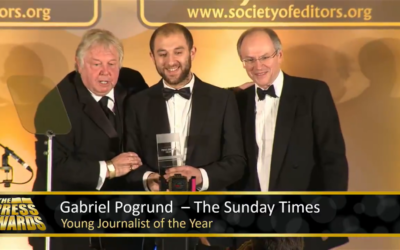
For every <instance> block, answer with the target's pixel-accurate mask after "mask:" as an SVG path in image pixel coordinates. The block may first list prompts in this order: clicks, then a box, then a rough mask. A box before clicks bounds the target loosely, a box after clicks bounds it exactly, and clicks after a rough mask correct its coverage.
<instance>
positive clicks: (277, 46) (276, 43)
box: [236, 27, 282, 57]
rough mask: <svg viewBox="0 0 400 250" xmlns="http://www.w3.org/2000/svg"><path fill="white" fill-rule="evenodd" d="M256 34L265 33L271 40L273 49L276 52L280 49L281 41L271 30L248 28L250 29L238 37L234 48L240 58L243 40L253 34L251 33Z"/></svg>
mask: <svg viewBox="0 0 400 250" xmlns="http://www.w3.org/2000/svg"><path fill="white" fill-rule="evenodd" d="M256 32H265V33H267V34H268V36H269V37H270V38H271V40H272V42H273V43H274V47H275V49H276V50H280V49H282V46H281V40H280V39H279V36H278V34H276V32H275V31H274V30H273V29H271V28H267V27H256V28H250V29H248V30H246V31H244V32H243V33H242V35H240V37H239V39H238V41H237V45H236V47H237V52H238V54H239V57H241V55H240V48H241V47H242V43H243V40H244V39H245V38H246V37H247V36H249V35H251V34H253V33H256Z"/></svg>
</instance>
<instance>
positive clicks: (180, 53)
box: [150, 32, 196, 88]
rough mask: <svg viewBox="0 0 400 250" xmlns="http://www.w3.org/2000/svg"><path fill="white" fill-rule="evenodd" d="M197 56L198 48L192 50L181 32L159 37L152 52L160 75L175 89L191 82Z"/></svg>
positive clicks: (151, 54)
mask: <svg viewBox="0 0 400 250" xmlns="http://www.w3.org/2000/svg"><path fill="white" fill-rule="evenodd" d="M195 54H196V48H195V47H193V48H192V49H190V48H189V46H188V43H187V41H186V39H185V36H184V35H183V34H182V33H180V32H174V33H171V34H168V35H164V34H160V35H158V36H157V37H156V38H155V40H154V49H153V52H150V56H151V58H152V60H153V62H154V64H155V66H156V69H157V72H158V74H160V76H161V77H162V78H163V79H164V81H165V82H166V84H168V85H170V86H171V87H173V88H180V87H183V86H184V85H186V84H187V83H188V82H189V81H190V76H191V74H190V70H191V67H192V60H193V59H194V56H195Z"/></svg>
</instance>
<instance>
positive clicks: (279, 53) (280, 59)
mask: <svg viewBox="0 0 400 250" xmlns="http://www.w3.org/2000/svg"><path fill="white" fill-rule="evenodd" d="M282 61H283V51H282V50H280V51H279V52H278V62H279V63H282Z"/></svg>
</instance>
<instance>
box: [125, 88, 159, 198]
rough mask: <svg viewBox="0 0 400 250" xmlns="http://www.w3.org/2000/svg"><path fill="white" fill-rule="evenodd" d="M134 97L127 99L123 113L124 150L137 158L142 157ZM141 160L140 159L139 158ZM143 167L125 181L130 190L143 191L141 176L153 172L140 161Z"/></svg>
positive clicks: (129, 175)
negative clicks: (135, 154)
mask: <svg viewBox="0 0 400 250" xmlns="http://www.w3.org/2000/svg"><path fill="white" fill-rule="evenodd" d="M134 100H135V97H134V96H131V97H129V99H128V101H127V105H126V111H125V150H126V151H127V152H136V153H137V154H138V155H139V157H140V156H141V155H143V150H142V147H141V145H140V140H139V138H140V128H139V124H138V121H137V113H136V110H135V107H136V106H137V105H136V104H135V101H134ZM141 158H142V157H141ZM142 163H143V165H142V166H140V167H139V168H137V169H136V170H134V171H131V172H130V173H129V174H128V175H127V176H126V180H127V183H128V186H129V187H130V188H131V189H132V190H137V191H144V190H145V189H144V185H143V184H144V183H143V176H144V174H145V173H146V172H147V171H151V172H153V171H152V170H151V169H150V168H149V167H148V166H147V165H146V162H144V159H142Z"/></svg>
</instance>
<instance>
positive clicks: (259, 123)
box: [255, 71, 283, 192]
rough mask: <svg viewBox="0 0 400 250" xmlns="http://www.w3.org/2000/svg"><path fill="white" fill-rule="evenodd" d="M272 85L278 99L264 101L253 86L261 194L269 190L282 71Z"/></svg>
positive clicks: (267, 98)
mask: <svg viewBox="0 0 400 250" xmlns="http://www.w3.org/2000/svg"><path fill="white" fill-rule="evenodd" d="M272 85H273V86H274V89H275V94H276V95H277V96H278V97H277V98H274V97H271V96H269V95H266V96H265V99H264V100H259V98H258V95H257V88H261V87H259V86H258V85H257V84H255V91H256V98H255V102H256V142H257V146H258V157H257V173H258V180H259V182H260V187H261V191H262V192H266V191H268V189H269V180H270V173H271V159H272V148H273V144H274V136H275V125H276V117H277V114H278V106H279V100H280V97H281V93H282V87H283V73H282V71H280V72H279V74H278V77H277V78H276V79H275V81H274V82H273V84H272ZM261 89H262V88H261Z"/></svg>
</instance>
